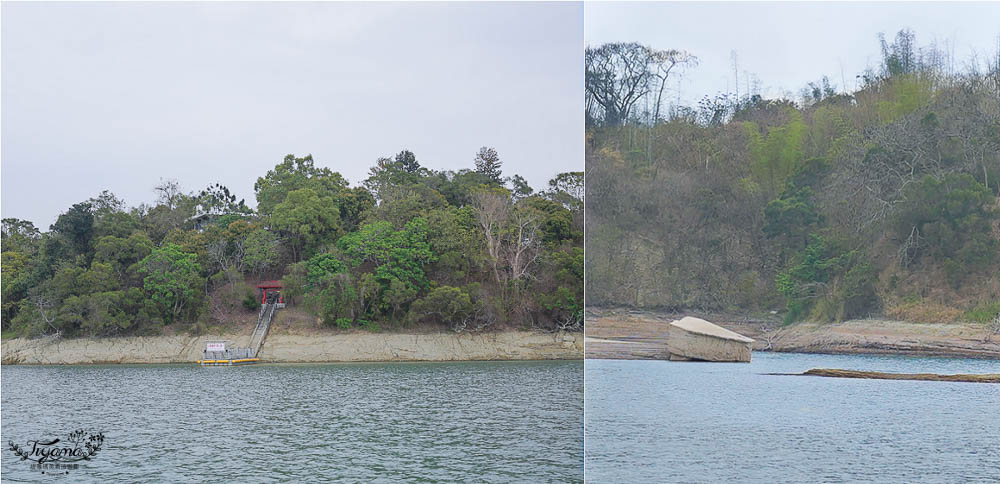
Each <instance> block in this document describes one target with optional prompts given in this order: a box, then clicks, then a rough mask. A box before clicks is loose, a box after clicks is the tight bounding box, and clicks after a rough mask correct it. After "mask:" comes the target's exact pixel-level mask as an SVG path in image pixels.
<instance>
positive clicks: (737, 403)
mask: <svg viewBox="0 0 1000 484" xmlns="http://www.w3.org/2000/svg"><path fill="white" fill-rule="evenodd" d="M810 368H844V369H854V370H870V371H887V372H898V373H1000V362H998V361H991V360H967V359H944V358H908V357H894V356H839V355H806V354H780V353H778V354H776V353H754V357H753V362H752V363H749V364H746V363H693V362H669V361H620V360H587V362H586V371H585V373H586V380H587V389H586V417H585V423H586V456H585V458H586V476H587V481H588V482H592V483H606V482H636V483H641V482H657V483H661V482H684V483H702V482H704V483H717V482H760V483H780V482H827V483H839V482H908V483H913V482H934V483H937V482H941V483H955V482H1000V385H998V384H986V383H952V382H922V381H888V380H858V379H841V378H821V377H805V376H774V375H764V374H763V373H771V372H782V373H799V372H802V371H805V370H808V369H810Z"/></svg>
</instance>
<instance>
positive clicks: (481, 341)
mask: <svg viewBox="0 0 1000 484" xmlns="http://www.w3.org/2000/svg"><path fill="white" fill-rule="evenodd" d="M216 339H219V340H229V341H231V342H232V343H231V344H232V345H234V346H241V345H246V344H247V342H248V341H247V340H248V339H249V336H248V335H247V334H222V335H205V336H179V335H178V336H137V337H126V338H73V339H63V338H52V337H50V338H39V339H23V338H13V339H5V340H3V341H2V342H0V346H2V349H0V354H2V361H3V363H4V364H41V365H72V364H102V363H121V364H131V363H194V362H195V361H197V360H198V359H200V358H201V356H202V350H203V349H204V347H205V341H206V340H216ZM260 358H261V360H263V361H265V362H272V363H320V362H355V361H465V360H469V361H471V360H573V359H582V358H583V334H582V333H543V332H533V331H503V332H492V333H478V334H467V333H444V332H441V333H421V334H405V333H367V332H352V333H333V334H309V335H305V334H271V335H270V336H268V338H267V341H266V342H265V343H264V346H263V347H262V348H261V353H260Z"/></svg>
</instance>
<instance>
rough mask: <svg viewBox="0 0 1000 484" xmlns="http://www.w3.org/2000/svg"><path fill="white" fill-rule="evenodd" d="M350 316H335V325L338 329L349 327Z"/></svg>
mask: <svg viewBox="0 0 1000 484" xmlns="http://www.w3.org/2000/svg"><path fill="white" fill-rule="evenodd" d="M352 322H353V321H351V318H337V327H338V328H340V329H351V323H352Z"/></svg>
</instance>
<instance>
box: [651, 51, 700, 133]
mask: <svg viewBox="0 0 1000 484" xmlns="http://www.w3.org/2000/svg"><path fill="white" fill-rule="evenodd" d="M651 54H652V55H651V57H652V63H653V72H652V75H653V77H654V78H655V79H658V80H659V83H660V87H659V89H658V90H657V92H656V102H655V103H654V108H653V122H656V121H658V120H659V119H660V108H661V107H662V105H663V91H664V90H665V88H666V87H667V78H668V77H670V73H671V72H672V71H673V70H674V68H677V67H682V66H688V67H695V66H697V65H698V58H697V57H695V56H693V55H691V54H690V53H688V52H685V51H683V50H677V49H668V50H652V51H651Z"/></svg>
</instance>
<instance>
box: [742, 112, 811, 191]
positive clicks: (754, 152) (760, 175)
mask: <svg viewBox="0 0 1000 484" xmlns="http://www.w3.org/2000/svg"><path fill="white" fill-rule="evenodd" d="M788 117H789V121H788V123H787V124H785V125H784V126H778V127H772V128H770V130H768V131H767V133H766V134H762V133H761V131H760V128H759V127H758V126H757V125H756V124H755V123H752V122H745V123H743V129H744V132H745V133H746V136H747V139H748V150H749V155H750V172H751V173H752V174H753V177H754V180H755V181H757V182H758V183H759V184H760V185H761V186H763V187H764V188H765V190H767V193H777V192H778V191H779V190H781V188H782V187H783V186H784V184H785V180H787V179H788V178H789V177H790V176H791V175H792V174H794V173H795V172H796V170H797V169H798V168H799V165H800V163H801V162H802V157H803V143H804V140H805V135H806V132H807V130H806V124H805V122H804V121H803V118H802V114H801V113H800V112H799V111H795V110H790V111H789V113H788Z"/></svg>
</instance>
